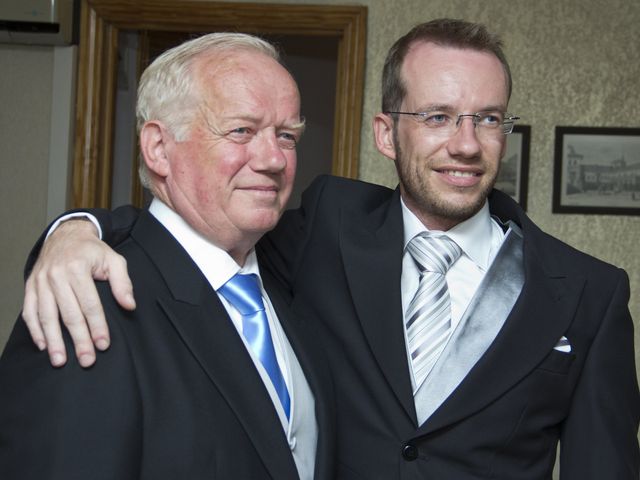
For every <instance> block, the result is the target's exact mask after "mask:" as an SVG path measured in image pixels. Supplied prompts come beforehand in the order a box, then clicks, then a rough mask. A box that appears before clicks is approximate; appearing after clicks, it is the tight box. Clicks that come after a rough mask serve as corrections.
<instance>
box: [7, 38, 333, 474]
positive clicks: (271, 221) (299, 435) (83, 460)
mask: <svg viewBox="0 0 640 480" xmlns="http://www.w3.org/2000/svg"><path fill="white" fill-rule="evenodd" d="M277 58H278V57H277V53H276V51H275V50H274V48H273V47H272V46H271V45H270V44H268V43H266V42H264V41H262V40H260V39H257V38H255V37H252V36H249V35H243V34H227V33H222V34H210V35H206V36H203V37H200V38H198V39H195V40H192V41H189V42H186V43H184V44H182V45H179V46H177V47H175V48H173V49H171V50H169V51H167V52H165V53H164V54H162V55H161V56H160V57H158V58H157V59H156V60H155V61H154V62H153V63H152V65H150V66H149V67H148V68H147V69H146V71H145V72H144V74H143V76H142V79H141V83H140V87H139V91H138V104H137V115H138V129H139V135H140V150H141V157H142V159H143V161H144V164H143V168H142V172H141V173H142V178H143V180H144V182H145V183H146V185H147V186H148V187H149V188H150V189H151V191H152V193H153V196H154V199H153V202H152V203H151V206H150V208H149V209H148V211H145V212H143V213H142V214H141V215H140V217H139V219H138V220H137V222H136V225H135V227H134V228H133V231H132V233H131V237H130V241H127V242H125V243H123V244H122V245H121V248H119V249H118V250H119V253H120V254H122V255H123V256H124V258H125V259H126V261H127V263H128V266H129V268H130V269H131V272H132V283H133V288H134V289H135V292H136V300H137V308H136V310H135V312H133V313H132V312H127V311H125V310H123V309H121V308H119V307H118V306H117V304H116V303H115V301H114V300H113V299H112V295H111V293H110V291H109V289H108V287H106V284H99V285H98V289H99V291H100V294H101V299H102V301H103V302H104V306H105V311H106V312H107V315H106V316H107V320H108V322H109V327H110V329H111V332H112V335H113V336H114V337H115V338H114V346H113V348H111V349H110V350H109V352H108V353H107V354H105V355H104V356H103V358H101V361H100V363H99V364H98V365H96V366H95V367H94V368H92V369H88V370H85V369H83V368H82V367H81V366H80V364H79V363H77V362H71V364H70V365H68V366H67V367H66V368H64V369H57V370H56V369H51V368H50V366H49V362H48V360H47V358H46V355H44V354H35V353H34V352H33V350H32V349H31V348H30V347H29V344H30V343H31V341H30V339H29V334H28V332H27V330H26V328H24V326H23V322H22V321H19V322H18V323H17V325H16V328H15V329H14V332H13V334H12V336H11V338H10V339H9V342H8V344H7V347H6V349H5V351H4V354H3V357H2V360H1V361H0V472H2V473H1V476H2V478H3V479H7V480H9V479H11V480H28V479H42V478H48V479H72V478H73V479H80V478H91V479H105V480H106V479H110V480H113V479H118V480H124V479H134V478H135V479H150V480H151V479H153V480H158V479H176V480H178V479H180V480H183V479H196V478H207V479H214V478H218V479H234V480H235V479H238V480H240V479H245V480H259V479H277V480H282V479H292V480H296V479H307V480H310V479H313V478H315V479H325V480H331V479H332V478H334V474H333V471H332V440H331V437H332V431H333V430H332V414H331V397H330V395H329V394H328V393H327V390H328V389H327V386H328V385H329V384H330V382H329V381H328V376H327V372H326V370H324V369H323V365H324V361H323V357H322V352H320V351H319V349H318V347H317V346H316V345H315V342H314V341H313V339H312V338H309V332H308V331H305V330H303V329H301V328H300V322H299V319H294V318H292V315H291V314H290V312H289V311H288V308H287V299H286V298H285V297H284V296H283V294H281V293H280V291H279V289H278V285H277V284H276V281H275V280H274V278H273V277H271V276H269V275H267V274H265V273H263V272H261V271H260V269H259V265H258V259H257V257H256V253H255V250H254V245H255V243H256V242H257V241H258V239H260V237H261V236H262V235H263V234H264V233H265V232H267V231H268V230H270V229H272V228H273V227H274V226H275V225H276V223H277V221H278V219H279V218H280V216H281V213H282V211H283V209H284V207H285V205H286V202H287V200H288V198H289V195H290V192H291V187H292V183H293V179H294V175H295V169H296V142H297V141H298V139H299V137H300V135H301V134H302V130H303V121H302V120H301V117H300V112H299V110H300V99H299V93H298V88H297V86H296V83H295V81H294V80H293V78H292V77H291V75H290V74H289V73H288V72H287V70H286V69H285V68H284V67H283V66H282V65H281V64H280V63H279V62H278V59H277ZM261 274H262V275H261ZM116 339H117V340H116Z"/></svg>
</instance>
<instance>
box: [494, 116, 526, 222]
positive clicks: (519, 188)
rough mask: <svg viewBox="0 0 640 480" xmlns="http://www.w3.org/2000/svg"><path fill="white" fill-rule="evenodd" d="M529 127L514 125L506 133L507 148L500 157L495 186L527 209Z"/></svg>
mask: <svg viewBox="0 0 640 480" xmlns="http://www.w3.org/2000/svg"><path fill="white" fill-rule="evenodd" d="M530 141H531V127H530V126H529V125H516V126H515V127H513V132H512V133H511V134H509V135H507V150H506V152H505V154H504V157H502V163H501V165H500V173H499V174H498V179H497V181H496V188H497V189H498V190H501V191H503V192H504V193H506V194H507V195H511V197H512V198H513V199H514V200H515V201H516V202H518V203H519V204H520V206H521V207H522V208H523V209H525V210H526V209H527V184H528V181H529V142H530Z"/></svg>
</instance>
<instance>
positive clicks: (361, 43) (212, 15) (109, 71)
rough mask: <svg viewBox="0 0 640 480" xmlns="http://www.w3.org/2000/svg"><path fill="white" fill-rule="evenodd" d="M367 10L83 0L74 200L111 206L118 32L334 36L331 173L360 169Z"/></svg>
mask: <svg viewBox="0 0 640 480" xmlns="http://www.w3.org/2000/svg"><path fill="white" fill-rule="evenodd" d="M366 16H367V8H366V7H363V6H339V5H322V6H321V5H291V4H266V3H261V4H257V3H226V2H224V3H223V2H208V1H193V0H188V1H178V0H81V8H80V39H79V59H78V87H77V100H76V119H75V128H76V130H75V153H74V162H73V206H74V207H102V208H109V207H110V205H111V174H112V155H113V132H114V118H115V95H116V87H117V85H116V81H117V53H118V33H119V31H120V30H151V31H184V32H203V31H207V30H233V31H242V32H246V33H254V34H285V35H287V34H288V35H303V36H328V37H336V38H338V58H337V78H336V100H335V117H334V133H333V161H332V173H333V174H334V175H340V176H344V177H349V178H355V177H356V176H357V174H358V155H359V150H360V130H361V126H362V95H363V85H364V62H365V47H366V45H365V42H366Z"/></svg>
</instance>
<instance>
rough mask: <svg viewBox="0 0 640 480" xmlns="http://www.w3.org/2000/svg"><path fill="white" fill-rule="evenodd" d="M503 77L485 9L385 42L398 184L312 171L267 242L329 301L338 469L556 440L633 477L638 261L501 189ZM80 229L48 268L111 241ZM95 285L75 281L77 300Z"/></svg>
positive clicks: (512, 462) (535, 452) (552, 449)
mask: <svg viewBox="0 0 640 480" xmlns="http://www.w3.org/2000/svg"><path fill="white" fill-rule="evenodd" d="M510 94H511V74H510V70H509V66H508V64H507V61H506V59H505V56H504V53H503V51H502V48H501V43H500V41H499V39H497V38H496V36H495V35H493V34H491V33H490V32H488V31H487V30H486V28H484V27H483V26H482V25H478V24H473V23H469V22H464V21H459V20H449V19H440V20H434V21H431V22H427V23H425V24H421V25H418V26H417V27H415V28H414V29H412V30H411V31H410V32H409V33H407V34H406V35H405V36H403V37H402V38H400V39H399V40H398V41H397V42H396V43H395V44H394V45H393V46H392V47H391V50H390V52H389V54H388V56H387V60H386V62H385V67H384V72H383V88H382V111H381V112H380V113H379V114H378V115H376V117H375V119H374V133H375V140H376V145H377V148H378V150H379V151H380V152H381V153H382V154H383V155H384V156H385V157H387V158H389V159H390V160H392V161H393V162H394V163H395V165H396V169H397V172H398V176H399V179H400V182H399V188H398V189H396V190H395V191H394V190H389V189H387V188H383V187H379V186H375V185H371V184H366V183H362V182H354V181H351V180H345V179H337V178H331V177H323V178H320V179H319V180H317V181H316V182H315V183H314V184H313V185H312V186H311V187H310V188H309V189H308V190H307V192H306V193H305V195H304V196H303V201H302V207H301V208H300V209H299V210H296V211H292V212H287V213H286V214H285V215H284V216H283V218H282V220H281V221H280V222H279V224H278V227H277V228H276V229H275V230H273V231H272V232H270V233H269V234H268V235H266V236H265V237H264V238H263V240H261V242H260V243H259V245H258V251H259V252H260V253H261V254H264V256H263V257H262V258H263V259H264V260H265V265H266V266H268V268H269V269H270V270H271V271H274V272H277V274H278V275H279V276H280V277H281V278H282V279H283V280H285V281H286V282H287V283H288V285H289V286H290V289H291V292H292V294H293V301H292V307H293V308H294V310H296V311H298V312H304V313H305V314H307V315H310V316H314V317H315V318H316V319H317V321H316V324H317V325H318V326H319V328H320V332H321V335H320V337H319V338H320V340H321V341H322V342H323V344H324V348H325V350H326V351H327V352H328V354H329V359H330V362H331V365H332V369H333V371H334V377H335V381H336V386H337V388H336V391H337V394H338V402H337V404H338V420H339V422H338V433H339V444H338V459H339V461H338V464H339V473H338V478H354V479H367V480H371V479H380V480H389V479H403V480H424V479H438V480H440V479H446V480H449V479H451V480H479V479H501V480H543V479H544V480H547V479H550V478H551V475H552V470H553V466H554V462H555V458H556V448H557V445H558V442H560V452H561V454H560V472H561V478H562V479H563V480H602V479H616V480H637V479H638V474H639V473H638V472H639V467H640V455H639V452H638V442H637V431H638V421H639V418H640V396H639V394H638V385H637V380H636V371H635V363H634V346H633V323H632V321H631V318H630V315H629V311H628V308H627V302H628V299H629V282H628V278H627V276H626V274H625V273H624V272H623V271H622V270H620V269H617V268H615V267H613V266H611V265H607V264H605V263H604V262H601V261H598V260H596V259H594V258H592V257H589V256H587V255H585V254H584V253H581V252H578V251H576V250H574V249H572V248H570V247H569V246H567V245H565V244H563V243H562V242H560V241H558V240H557V239H554V238H552V237H550V236H549V235H547V234H545V233H543V232H542V231H541V230H540V229H539V228H538V227H537V226H536V225H534V224H533V222H532V221H531V220H530V219H529V218H528V217H527V216H526V214H525V213H524V212H523V211H522V209H521V208H520V207H519V206H518V205H517V204H516V203H515V202H513V201H512V200H511V199H510V198H509V197H507V196H506V195H504V194H503V193H501V192H499V191H496V190H493V185H494V183H495V180H496V176H497V174H498V170H499V165H500V159H501V157H502V156H503V154H504V151H505V135H506V134H508V133H510V132H511V129H512V127H513V122H514V121H515V120H516V119H517V117H516V116H515V115H511V114H509V113H507V112H508V103H509V97H510ZM119 218H121V217H120V216H119V215H116V216H115V217H114V221H119V220H118V219H119ZM113 233H114V232H113V231H111V232H109V233H108V234H107V238H110V239H111V240H116V238H115V237H116V236H114V235H113ZM60 238H63V237H58V240H59V239H60ZM83 238H84V239H85V240H83V241H76V240H75V239H71V241H65V240H63V241H62V244H61V243H59V242H58V243H55V242H54V243H52V245H56V246H51V251H52V252H54V254H53V255H51V254H49V255H47V257H48V259H45V260H43V261H42V262H40V265H39V266H38V267H37V269H36V270H37V276H36V278H40V279H42V278H45V277H46V272H48V271H51V270H50V268H52V267H51V265H54V266H55V265H56V264H61V263H62V264H63V263H64V262H65V261H67V260H68V259H71V258H74V255H73V251H74V250H76V249H77V248H78V247H79V246H82V245H90V246H91V247H90V248H89V250H91V253H90V254H89V256H88V258H89V260H88V261H85V262H83V263H86V264H87V267H86V268H85V270H86V271H87V272H89V271H90V269H91V268H92V267H93V266H95V265H100V264H101V263H102V261H103V259H104V258H109V257H108V256H107V257H105V255H108V253H105V250H104V247H103V246H101V245H96V243H97V242H96V241H95V240H92V239H86V238H87V237H86V236H83ZM109 263H111V262H109ZM64 270H65V269H62V271H64ZM88 276H89V275H88V274H86V273H85V277H88ZM116 276H117V275H116ZM63 278H65V276H64V275H63ZM114 282H115V283H116V284H121V285H122V284H125V283H126V281H124V283H123V279H122V278H117V279H114ZM36 283H39V282H34V281H33V280H31V285H30V286H31V287H33V285H35V284H36ZM45 283H46V282H45ZM62 283H63V284H65V285H66V282H64V281H63V282H62ZM84 284H85V286H84V287H83V286H81V285H80V284H75V285H74V286H73V287H72V288H75V291H76V292H78V295H79V297H80V298H82V299H83V301H84V299H86V298H90V297H91V288H87V287H86V286H87V285H88V286H89V287H91V286H92V283H91V282H89V280H88V278H87V279H86V280H85V281H84ZM42 286H45V288H44V290H43V292H42V294H41V295H40V297H42V295H44V298H45V302H43V303H42V306H43V307H44V308H43V309H41V312H44V310H46V303H47V302H46V298H47V295H48V293H47V292H48V288H46V285H44V284H43V285H42ZM67 288H68V287H67ZM30 290H31V291H30V295H32V294H33V293H34V292H33V291H32V289H30ZM125 290H126V288H125ZM34 299H35V296H31V298H30V300H29V302H27V304H26V308H28V309H30V310H31V311H35V308H34V306H35V302H33V300H34ZM59 299H60V301H62V302H64V301H65V300H64V299H62V298H61V297H60V296H59ZM89 303H91V302H89ZM29 304H30V305H29ZM54 313H55V315H51V314H45V315H43V316H42V317H43V318H42V319H43V320H44V321H45V325H46V324H47V323H49V324H51V323H52V322H51V321H50V319H51V318H53V319H54V320H55V321H54V322H53V324H54V325H57V312H55V311H54ZM72 316H73V315H72ZM45 317H49V318H45ZM34 318H35V315H33V316H31V321H33V320H34ZM47 320H49V321H48V322H47ZM31 325H32V329H33V331H34V338H35V339H38V340H40V339H42V340H43V337H42V336H41V334H40V333H39V326H38V325H36V324H35V323H33V322H32V323H31ZM47 328H50V327H47ZM54 328H55V327H54ZM99 330H100V329H99V328H96V327H95V325H94V328H93V331H94V332H98V331H99ZM101 332H104V330H102V331H101ZM81 336H82V335H81ZM97 336H100V334H98V335H97ZM88 338H89V337H88V335H87V334H86V331H85V334H84V339H85V340H86V339H88ZM51 341H52V342H54V343H53V344H52V343H50V344H49V345H50V346H53V348H52V350H53V351H54V352H55V350H56V347H55V342H56V339H55V338H52V339H51ZM81 343H82V342H81ZM83 345H84V346H83V349H82V351H81V352H80V353H82V352H83V351H84V352H86V351H87V350H86V348H87V347H86V342H84V343H83ZM112 348H113V347H112ZM98 363H99V362H98Z"/></svg>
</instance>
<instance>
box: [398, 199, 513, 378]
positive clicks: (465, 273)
mask: <svg viewBox="0 0 640 480" xmlns="http://www.w3.org/2000/svg"><path fill="white" fill-rule="evenodd" d="M401 204H402V219H403V223H404V254H403V258H402V277H401V280H400V282H401V290H402V311H403V312H406V311H407V308H408V307H409V303H410V302H411V300H412V299H413V296H414V295H415V293H416V291H417V290H418V283H419V281H420V272H419V271H418V267H417V266H416V263H415V261H414V260H413V258H412V257H411V254H410V253H409V252H407V244H408V243H409V242H410V241H411V240H412V239H413V237H415V236H416V235H419V234H420V233H422V232H429V229H428V228H426V227H425V226H424V225H423V224H422V222H421V221H420V220H418V217H416V216H415V215H414V214H413V212H411V210H409V208H408V207H407V206H406V205H405V203H404V201H402V200H401ZM442 233H445V234H446V235H447V236H448V237H449V238H451V240H453V241H454V242H456V243H457V244H458V246H459V247H460V249H461V250H462V254H461V255H460V257H459V258H458V260H457V261H456V262H455V263H454V264H453V265H452V266H451V268H450V269H449V270H448V271H447V274H446V275H445V278H446V280H447V285H448V287H449V297H450V298H451V327H452V328H451V330H450V333H449V335H451V333H452V332H453V331H454V330H455V328H456V326H457V325H458V323H459V322H460V319H461V318H462V316H463V315H464V312H465V310H466V309H467V307H468V306H469V303H470V302H471V299H472V298H473V296H474V295H475V293H476V290H477V289H478V286H479V285H480V282H481V281H482V279H483V278H484V276H485V274H486V273H487V270H488V269H489V266H490V265H491V262H493V259H494V258H495V256H496V254H497V253H498V250H499V249H500V246H501V245H502V242H503V240H504V237H505V232H504V231H503V229H502V227H500V225H498V223H497V222H496V221H495V220H494V219H493V218H491V215H490V214H489V204H488V203H485V205H484V206H483V207H482V209H480V211H479V212H478V213H476V214H475V215H474V216H473V217H471V218H469V219H467V220H465V221H464V222H461V223H459V224H458V225H456V226H455V227H453V228H451V229H450V230H448V231H447V232H442ZM403 315H404V313H403ZM404 320H405V323H406V319H404ZM405 336H406V329H405ZM405 341H406V345H407V361H408V362H409V365H410V364H411V361H410V358H411V357H410V356H411V354H410V352H409V350H408V345H409V342H408V341H407V339H406V338H405ZM412 382H413V376H412ZM415 387H416V386H415V385H413V388H414V390H415Z"/></svg>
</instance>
